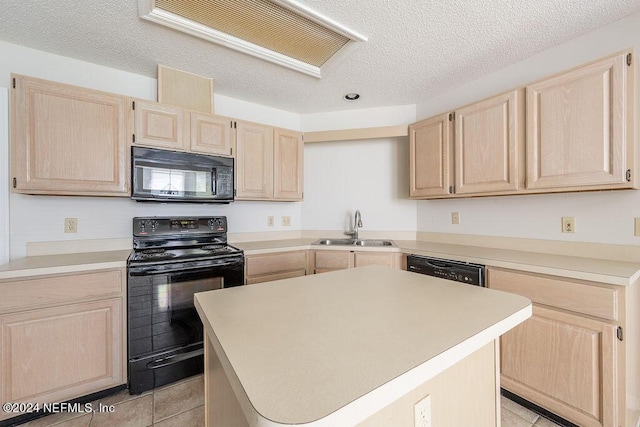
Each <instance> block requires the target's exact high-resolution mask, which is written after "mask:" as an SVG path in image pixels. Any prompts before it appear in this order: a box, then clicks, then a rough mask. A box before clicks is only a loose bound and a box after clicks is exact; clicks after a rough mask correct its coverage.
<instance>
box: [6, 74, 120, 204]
mask: <svg viewBox="0 0 640 427" xmlns="http://www.w3.org/2000/svg"><path fill="white" fill-rule="evenodd" d="M11 77H12V86H13V88H12V90H11V169H12V171H11V172H12V175H11V176H12V181H13V191H14V192H18V193H27V194H60V195H86V196H122V197H127V196H129V190H130V184H129V181H130V176H129V175H130V172H129V171H130V166H129V160H128V159H129V156H128V147H129V144H128V132H127V130H128V126H129V125H128V108H127V106H128V98H127V97H124V96H120V95H115V94H111V93H106V92H99V91H95V90H91V89H85V88H80V87H77V86H70V85H65V84H61V83H55V82H50V81H47V80H41V79H36V78H32V77H26V76H21V75H12V76H11Z"/></svg>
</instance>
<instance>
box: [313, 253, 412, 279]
mask: <svg viewBox="0 0 640 427" xmlns="http://www.w3.org/2000/svg"><path fill="white" fill-rule="evenodd" d="M401 257H402V255H401V254H399V253H395V252H374V251H366V252H364V251H363V252H357V251H313V256H312V258H313V271H314V274H318V273H326V272H329V271H336V270H345V269H347V268H355V267H364V266H366V265H384V266H387V267H394V268H400V266H401Z"/></svg>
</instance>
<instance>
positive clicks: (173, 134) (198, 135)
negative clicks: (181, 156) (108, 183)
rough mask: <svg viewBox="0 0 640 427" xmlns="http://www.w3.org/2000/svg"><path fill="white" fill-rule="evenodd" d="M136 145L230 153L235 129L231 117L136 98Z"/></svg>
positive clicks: (222, 154)
mask: <svg viewBox="0 0 640 427" xmlns="http://www.w3.org/2000/svg"><path fill="white" fill-rule="evenodd" d="M131 108H132V109H133V116H134V134H133V137H132V142H133V144H134V145H140V146H145V147H152V148H160V149H168V150H175V151H188V152H193V153H200V154H211V155H218V156H231V155H232V154H233V145H234V144H233V143H234V139H235V132H234V129H233V121H232V119H230V118H228V117H223V116H217V115H214V114H204V113H199V112H197V111H190V110H185V109H183V108H180V107H176V106H173V105H166V104H160V103H157V102H151V101H143V100H134V101H132V104H131Z"/></svg>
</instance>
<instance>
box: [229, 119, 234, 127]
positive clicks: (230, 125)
mask: <svg viewBox="0 0 640 427" xmlns="http://www.w3.org/2000/svg"><path fill="white" fill-rule="evenodd" d="M229 127H230V128H231V129H233V120H231V121H230V122H229Z"/></svg>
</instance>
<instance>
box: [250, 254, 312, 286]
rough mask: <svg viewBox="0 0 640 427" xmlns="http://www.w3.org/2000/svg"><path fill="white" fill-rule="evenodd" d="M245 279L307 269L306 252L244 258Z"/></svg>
mask: <svg viewBox="0 0 640 427" xmlns="http://www.w3.org/2000/svg"><path fill="white" fill-rule="evenodd" d="M245 262H246V265H247V277H252V276H262V275H268V274H276V273H283V272H287V271H295V270H302V271H305V270H306V268H307V253H306V251H296V252H278V253H272V254H264V255H250V256H247V257H246V260H245ZM274 280H275V279H274Z"/></svg>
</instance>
